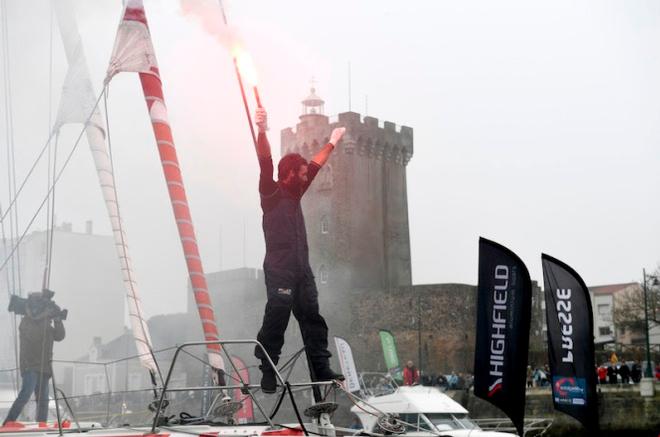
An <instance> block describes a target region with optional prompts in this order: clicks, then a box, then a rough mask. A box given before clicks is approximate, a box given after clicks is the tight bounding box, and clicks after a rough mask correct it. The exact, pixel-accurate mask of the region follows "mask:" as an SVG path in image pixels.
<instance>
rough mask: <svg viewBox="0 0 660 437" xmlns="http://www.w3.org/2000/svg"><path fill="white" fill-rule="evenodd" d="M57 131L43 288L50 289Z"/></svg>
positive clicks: (56, 143) (58, 136)
mask: <svg viewBox="0 0 660 437" xmlns="http://www.w3.org/2000/svg"><path fill="white" fill-rule="evenodd" d="M59 138H60V135H59V129H58V134H57V135H56V136H55V147H53V193H52V195H51V196H50V197H51V202H50V203H51V207H50V214H51V217H50V229H49V232H48V243H47V246H46V247H47V248H48V253H47V254H46V274H45V276H46V277H45V288H50V275H51V272H52V271H53V269H52V265H53V239H54V235H55V172H56V170H57V145H58V143H59Z"/></svg>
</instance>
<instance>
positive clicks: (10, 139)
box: [0, 0, 21, 394]
mask: <svg viewBox="0 0 660 437" xmlns="http://www.w3.org/2000/svg"><path fill="white" fill-rule="evenodd" d="M0 9H1V11H0V14H1V15H2V42H3V43H2V55H3V56H2V59H3V63H2V65H3V79H4V80H3V87H4V92H5V128H6V129H5V131H6V132H5V136H6V142H7V158H8V159H7V179H8V184H7V189H8V193H9V200H10V202H12V203H13V200H12V199H13V198H15V197H16V189H15V188H16V187H15V185H13V184H12V181H14V183H15V180H16V179H15V174H14V177H12V174H13V173H12V169H13V171H14V173H15V166H12V165H11V164H10V163H13V160H12V159H11V158H10V157H11V156H13V144H14V133H13V130H14V129H13V113H12V104H11V101H12V100H11V74H10V73H11V68H10V66H9V62H10V56H9V30H8V27H9V26H8V23H7V5H6V2H5V0H2V2H1V3H0ZM10 149H11V153H10ZM12 186H13V188H14V189H13V190H12ZM12 194H13V196H12ZM6 214H7V213H5V214H3V215H2V218H1V219H0V223H2V238H3V248H4V253H7V237H6V235H5V227H4V218H5V216H6ZM15 217H16V229H17V228H18V213H16V215H13V214H12V215H10V216H9V229H10V230H9V234H10V239H11V241H12V242H13V241H14V240H15V235H14V229H15V226H14V218H15ZM17 261H18V266H19V268H18V275H19V276H18V280H19V287H18V292H19V294H20V292H21V287H20V258H18V257H17V259H16V261H15V260H14V258H13V256H12V258H11V281H10V279H9V271H8V272H7V292H8V294H9V298H10V299H11V296H12V295H13V294H15V293H16V290H17V288H16V279H17V276H16V275H17V273H16V272H17V269H16V262H17ZM10 284H11V286H10ZM12 332H13V343H14V360H15V363H16V367H18V326H17V317H16V314H14V315H13V317H12ZM18 380H19V375H18V370H17V371H16V373H15V375H14V376H13V378H12V383H13V386H14V390H15V392H16V394H18Z"/></svg>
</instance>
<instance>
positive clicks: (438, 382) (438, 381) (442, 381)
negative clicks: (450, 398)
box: [433, 373, 449, 390]
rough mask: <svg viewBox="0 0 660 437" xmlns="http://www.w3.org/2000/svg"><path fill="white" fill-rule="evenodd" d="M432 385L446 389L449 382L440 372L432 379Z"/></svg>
mask: <svg viewBox="0 0 660 437" xmlns="http://www.w3.org/2000/svg"><path fill="white" fill-rule="evenodd" d="M433 385H434V386H436V387H438V388H440V389H442V390H447V387H448V386H449V383H448V382H447V378H445V375H443V374H442V373H441V374H439V375H438V376H437V377H436V378H435V380H434V381H433Z"/></svg>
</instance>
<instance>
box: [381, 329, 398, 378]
mask: <svg viewBox="0 0 660 437" xmlns="http://www.w3.org/2000/svg"><path fill="white" fill-rule="evenodd" d="M378 335H379V336H380V342H381V344H382V345H383V355H384V356H385V366H387V371H388V372H389V373H390V375H392V378H394V379H395V380H399V381H400V380H402V379H403V375H402V374H401V366H400V365H399V355H398V354H397V353H396V342H395V341H394V335H393V334H392V333H391V332H390V331H388V330H386V329H381V330H380V331H378Z"/></svg>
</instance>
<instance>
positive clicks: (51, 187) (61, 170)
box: [0, 92, 103, 271]
mask: <svg viewBox="0 0 660 437" xmlns="http://www.w3.org/2000/svg"><path fill="white" fill-rule="evenodd" d="M101 97H103V92H102V93H101V94H99V97H98V98H97V99H96V103H95V104H94V107H93V108H92V110H91V112H90V113H89V116H88V117H87V119H86V120H85V123H84V124H83V128H82V130H81V131H80V134H79V135H78V138H77V139H76V142H75V143H74V145H73V148H72V149H71V151H70V152H69V154H68V155H67V157H66V160H65V161H64V164H63V165H62V168H61V169H60V171H59V172H58V173H57V175H56V176H55V178H54V179H53V184H52V185H51V186H50V189H49V190H48V193H47V197H45V198H44V200H43V201H42V202H41V204H40V205H39V208H37V211H36V212H35V213H34V215H33V216H32V218H31V219H30V221H29V222H28V224H27V226H26V227H25V231H24V232H23V234H21V237H20V238H19V239H18V241H17V242H16V245H14V247H13V249H12V250H11V253H10V254H9V255H8V256H7V258H6V259H5V261H4V262H3V263H2V264H1V265H0V271H2V269H4V268H5V266H6V265H7V263H8V262H9V259H10V258H11V256H12V255H13V254H14V253H15V252H16V250H17V249H18V246H19V245H20V244H21V242H22V241H23V238H25V235H27V232H28V231H29V230H30V227H31V226H32V224H33V223H34V220H35V219H36V218H37V215H38V214H39V212H41V210H42V209H43V207H44V204H45V203H46V201H47V200H48V198H49V197H48V196H49V195H50V193H51V192H52V191H53V190H54V189H55V185H56V184H57V182H58V181H59V180H60V177H61V176H62V173H64V170H65V169H66V167H67V165H68V164H69V161H71V158H72V157H73V154H74V152H75V151H76V149H77V148H78V145H79V144H80V140H81V138H82V135H83V133H84V132H85V129H86V126H87V123H89V120H90V118H91V117H92V115H93V114H94V111H96V108H97V107H98V105H99V102H100V101H101Z"/></svg>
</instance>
